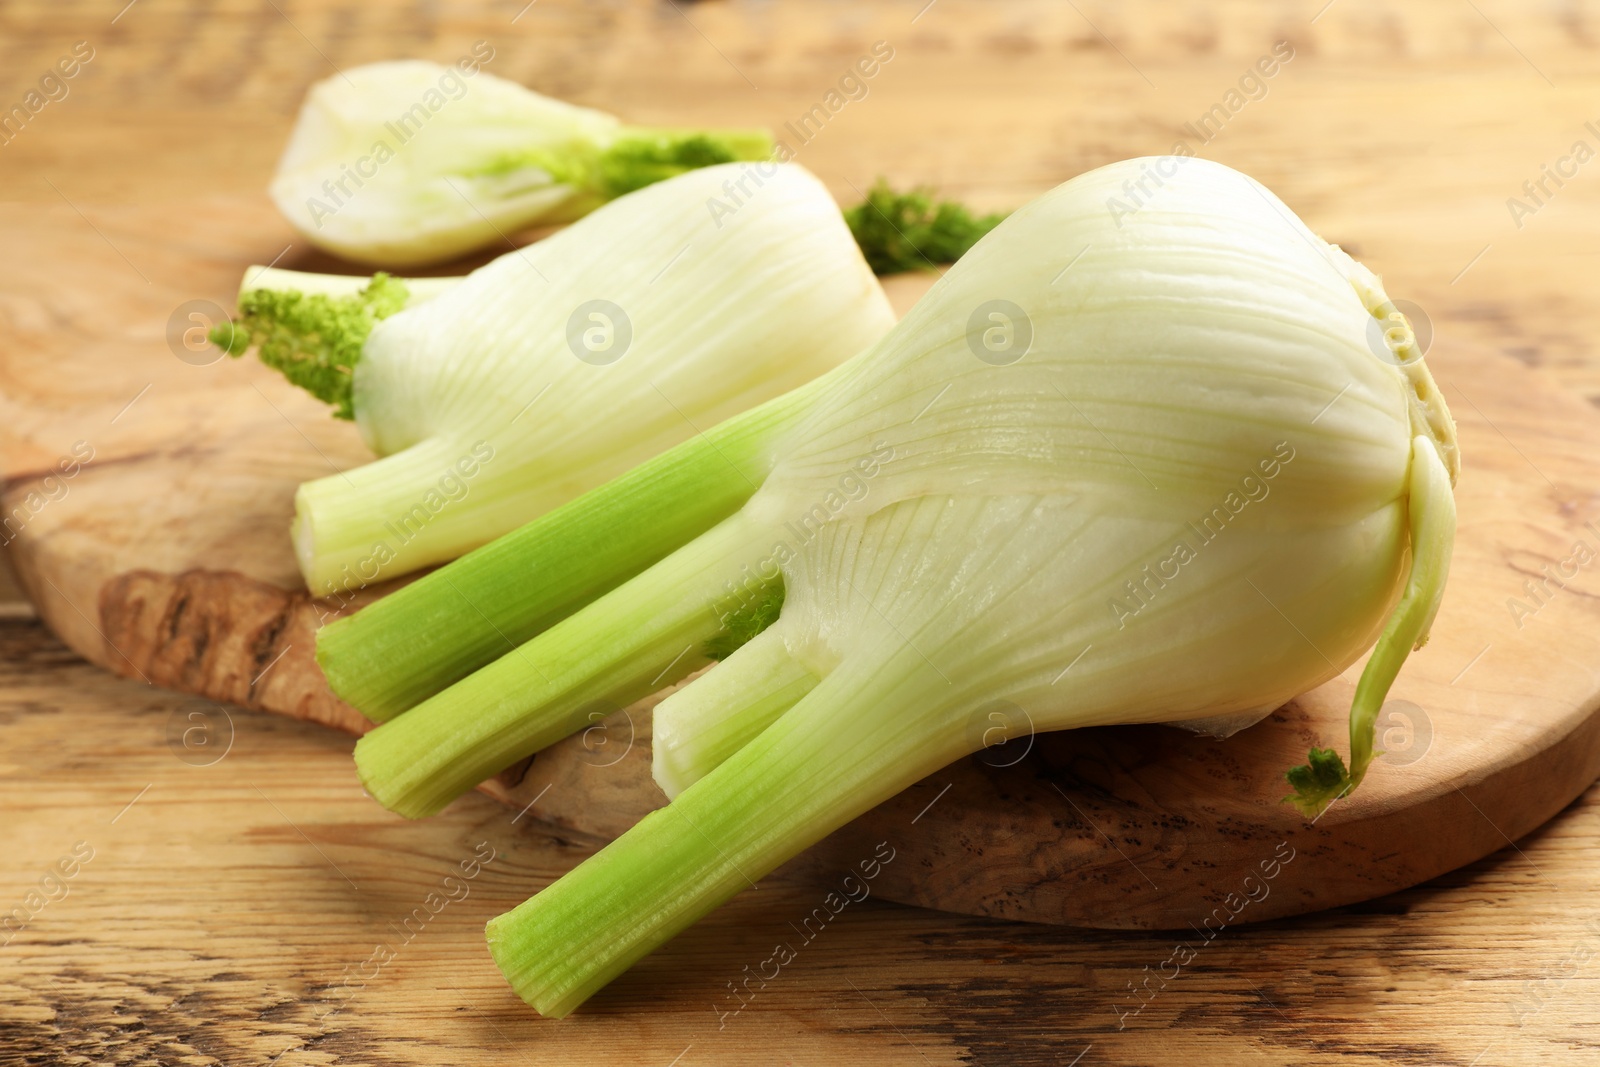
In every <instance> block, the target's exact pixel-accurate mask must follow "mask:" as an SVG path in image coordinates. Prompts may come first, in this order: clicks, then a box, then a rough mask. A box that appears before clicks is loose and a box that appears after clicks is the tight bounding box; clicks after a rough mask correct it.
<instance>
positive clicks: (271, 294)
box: [211, 273, 410, 419]
mask: <svg viewBox="0 0 1600 1067" xmlns="http://www.w3.org/2000/svg"><path fill="white" fill-rule="evenodd" d="M409 298H410V291H409V290H408V289H407V288H406V285H405V283H404V282H402V281H401V280H400V279H398V278H392V277H390V276H389V275H387V274H382V273H379V274H375V275H373V276H372V281H371V282H369V283H368V284H367V286H366V287H365V288H363V289H362V290H361V291H360V292H359V293H355V294H352V295H349V296H329V295H327V294H325V293H311V294H306V293H301V292H295V291H293V290H280V289H250V290H246V291H245V292H244V293H242V294H240V296H239V315H238V317H237V318H236V319H234V320H233V321H232V322H221V323H218V324H217V325H216V326H214V327H212V330H211V343H212V344H214V345H216V346H217V347H218V348H221V349H223V350H224V351H225V352H227V353H228V355H230V356H235V357H238V356H242V355H244V354H245V353H246V352H248V351H249V350H250V349H251V348H254V349H256V354H257V356H258V357H259V358H260V360H261V362H263V363H265V364H266V365H267V366H269V367H272V368H274V369H275V370H277V371H279V372H280V373H281V374H282V375H283V376H284V377H285V378H287V379H289V381H290V382H292V383H294V384H295V385H298V386H299V387H300V388H302V389H304V390H305V391H306V392H308V393H310V394H311V395H312V396H314V397H316V398H317V399H318V400H321V401H322V402H324V403H326V404H331V405H333V409H334V410H333V415H334V417H335V418H339V419H353V418H355V410H354V408H353V407H352V406H351V393H350V389H351V383H352V381H353V372H354V371H355V366H356V364H357V363H358V362H360V360H361V349H362V346H363V345H365V344H366V343H367V337H368V335H369V334H371V333H372V328H373V326H375V325H377V323H378V322H379V321H380V320H381V319H386V318H388V317H389V316H390V315H393V314H394V313H395V312H396V311H399V310H400V309H401V308H403V307H405V306H406V301H407V300H408V299H409Z"/></svg>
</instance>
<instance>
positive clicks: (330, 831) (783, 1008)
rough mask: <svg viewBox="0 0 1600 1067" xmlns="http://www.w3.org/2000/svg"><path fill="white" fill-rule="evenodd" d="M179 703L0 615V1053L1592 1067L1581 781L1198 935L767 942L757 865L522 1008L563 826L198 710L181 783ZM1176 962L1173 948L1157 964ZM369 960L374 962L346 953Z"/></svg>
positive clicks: (932, 916)
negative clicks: (375, 793)
mask: <svg viewBox="0 0 1600 1067" xmlns="http://www.w3.org/2000/svg"><path fill="white" fill-rule="evenodd" d="M195 714H199V715H201V716H202V717H205V718H206V719H207V720H208V721H215V722H216V723H217V724H218V725H219V728H220V726H221V724H222V723H223V722H224V721H225V720H223V719H221V718H220V716H218V713H217V710H216V706H215V705H213V704H211V703H210V702H207V701H204V700H201V699H199V698H195V697H189V696H183V695H180V694H175V693H170V692H166V691H163V690H159V689H154V688H151V687H148V686H145V685H143V684H142V683H139V682H137V681H131V680H122V679H117V678H114V677H112V676H111V675H109V674H107V673H106V672H104V671H102V670H100V669H98V668H95V667H92V666H90V665H88V664H86V663H84V662H82V661H81V660H79V659H78V658H77V657H76V656H75V655H73V654H72V653H71V652H69V651H68V650H66V649H65V648H63V647H62V646H61V645H60V644H59V643H58V642H56V641H55V639H54V638H52V637H51V636H49V635H48V633H47V632H45V631H44V630H43V629H42V628H41V627H40V626H38V625H37V624H34V623H17V622H9V623H0V731H3V736H4V738H5V747H4V752H3V756H0V758H3V759H4V760H5V766H4V773H3V774H0V810H3V811H4V812H6V816H7V828H6V845H7V856H6V861H5V863H4V864H3V865H0V908H3V909H10V908H12V907H15V906H19V905H21V904H22V903H23V902H24V900H25V898H26V894H27V893H28V892H29V891H30V890H31V889H35V888H37V887H38V885H39V880H40V879H41V878H42V877H43V876H44V875H45V873H46V872H47V871H48V870H49V869H50V868H51V867H52V866H53V865H54V864H55V863H56V861H57V860H58V859H60V858H61V857H62V856H63V855H67V854H69V853H70V852H71V850H72V849H73V847H74V845H76V844H77V843H78V842H80V841H81V842H84V843H85V844H86V845H88V846H89V847H90V848H92V849H93V858H92V859H91V860H90V861H89V862H88V863H86V864H84V865H82V867H81V869H80V870H79V871H78V873H77V874H76V875H75V876H74V877H72V878H71V879H69V880H67V881H66V883H65V884H66V886H67V892H66V896H65V897H62V898H60V899H56V900H53V901H50V902H49V903H48V904H46V905H44V906H43V907H42V908H41V909H40V910H39V911H38V912H37V914H36V916H35V917H34V918H33V920H32V921H31V922H30V923H29V924H28V926H27V927H26V928H25V929H23V930H22V931H20V932H18V933H15V934H14V935H11V937H10V941H9V943H8V944H5V945H4V946H3V947H0V1062H6V1063H72V1062H85V1061H88V1062H94V1063H101V1064H130V1065H132V1064H146V1063H154V1062H159V1063H163V1064H228V1065H256V1067H261V1065H265V1064H268V1063H272V1062H276V1063H278V1064H280V1065H285V1067H307V1065H328V1064H364V1065H397V1064H406V1065H410V1064H449V1065H454V1067H468V1065H477V1064H504V1063H512V1062H528V1060H529V1057H530V1056H531V1057H532V1058H533V1062H537V1063H585V1064H587V1063H641V1064H659V1065H663V1067H664V1065H666V1064H668V1063H671V1062H672V1061H673V1059H674V1057H681V1058H680V1059H679V1060H678V1063H679V1064H680V1065H682V1064H690V1065H693V1064H730V1065H732V1064H748V1063H769V1062H786V1063H816V1064H839V1065H844V1067H855V1065H864V1067H880V1065H882V1064H906V1065H912V1064H915V1065H923V1067H926V1065H930V1064H933V1065H941V1067H942V1065H945V1064H952V1065H954V1064H983V1065H991V1067H992V1065H999V1067H1004V1065H1018V1067H1021V1065H1037V1067H1060V1065H1063V1064H1067V1063H1070V1062H1071V1061H1072V1058H1073V1057H1074V1056H1076V1055H1078V1054H1079V1053H1080V1052H1083V1051H1084V1050H1085V1049H1088V1050H1089V1051H1088V1052H1087V1053H1086V1054H1085V1055H1084V1057H1083V1059H1082V1060H1080V1061H1079V1063H1080V1064H1081V1065H1091V1064H1101V1065H1149V1064H1160V1063H1168V1062H1171V1061H1172V1060H1173V1059H1175V1058H1176V1059H1181V1060H1185V1061H1188V1062H1194V1063H1204V1064H1212V1063H1215V1064H1229V1065H1232V1064H1239V1063H1256V1062H1260V1063H1273V1064H1280V1063H1281V1064H1288V1063H1293V1064H1316V1065H1321V1064H1329V1065H1331V1064H1342V1065H1349V1064H1376V1063H1388V1064H1407V1065H1416V1067H1424V1065H1426V1067H1438V1065H1455V1067H1466V1065H1468V1064H1478V1065H1480V1067H1481V1065H1484V1064H1494V1065H1497V1067H1507V1065H1516V1064H1529V1065H1542V1064H1549V1063H1559V1064H1563V1065H1565V1064H1584V1063H1596V1062H1600V1047H1597V1042H1596V1039H1595V1034H1594V1026H1593V1011H1592V1006H1593V1005H1594V1003H1595V1001H1596V997H1600V952H1596V950H1597V949H1600V926H1597V925H1596V923H1597V922H1600V908H1597V907H1596V906H1595V904H1594V900H1595V899H1596V895H1597V894H1600V873H1597V872H1600V846H1597V844H1596V842H1597V841H1600V790H1594V789H1592V790H1590V791H1589V792H1588V793H1587V794H1586V795H1585V797H1584V798H1583V799H1582V800H1581V801H1580V802H1579V803H1578V804H1577V805H1575V807H1574V808H1573V809H1572V810H1570V811H1568V812H1567V813H1566V814H1565V815H1563V816H1562V817H1561V818H1560V819H1558V820H1556V821H1555V822H1553V823H1552V824H1551V825H1549V826H1547V827H1546V828H1544V829H1542V830H1540V831H1538V832H1537V833H1535V834H1533V835H1531V836H1530V837H1528V838H1525V839H1523V840H1522V841H1520V842H1519V843H1518V846H1517V847H1516V848H1515V849H1513V848H1510V847H1507V848H1505V849H1503V850H1502V851H1501V852H1500V853H1499V854H1497V855H1496V856H1493V857H1491V858H1489V859H1486V860H1483V861H1481V862H1479V863H1476V864H1473V865H1472V866H1470V867H1468V868H1466V869H1464V870H1460V871H1457V872H1454V873H1452V874H1449V875H1446V876H1444V877H1441V878H1439V879H1436V880H1434V881H1433V882H1430V883H1429V884H1427V885H1425V886H1420V887H1418V888H1415V889H1411V890H1406V891H1404V892H1401V893H1398V894H1394V895H1392V896H1389V897H1386V898H1384V899H1383V900H1382V901H1378V902H1374V903H1371V904H1366V905H1361V906H1359V907H1353V908H1345V909H1340V910H1336V911H1331V912H1324V913H1320V914H1318V915H1314V916H1307V917H1304V918H1301V919H1296V920H1280V921H1276V922H1268V923H1260V924H1249V925H1239V926H1230V927H1229V928H1227V929H1225V930H1224V931H1222V932H1221V933H1220V934H1218V935H1217V936H1216V937H1215V938H1214V939H1213V940H1211V941H1209V942H1202V939H1201V938H1200V937H1199V936H1197V935H1196V934H1194V933H1192V932H1188V931H1186V930H1185V931H1178V932H1175V933H1167V934H1155V933H1141V932H1129V931H1124V932H1096V931H1092V930H1081V929H1072V928H1068V927H1059V926H1056V927H1052V926H1033V925H1019V924H1016V923H1010V922H1004V921H1000V920H995V919H984V918H971V917H968V918H963V917H957V916H952V915H948V914H943V913H937V912H931V911H925V910H921V909H917V908H908V907H902V906H898V905H893V904H886V903H880V902H879V901H877V900H874V899H869V900H867V901H864V902H862V903H860V904H852V905H850V906H849V907H847V908H846V909H845V910H844V911H843V912H842V913H841V914H840V915H839V916H838V918H837V919H835V920H833V921H832V922H830V923H829V924H828V925H827V927H826V928H824V929H823V931H822V932H821V933H820V934H819V935H818V936H816V937H815V938H814V939H813V940H812V941H810V942H809V943H804V944H801V943H800V939H799V937H798V936H797V935H796V933H795V931H794V929H793V926H792V925H791V924H799V923H800V922H801V921H802V920H803V919H804V917H805V916H806V915H808V914H809V913H810V911H811V909H812V908H814V907H816V906H817V905H818V903H819V902H820V900H821V896H822V892H823V891H822V890H821V889H820V888H818V887H816V886H812V885H799V884H795V883H793V882H786V881H783V880H780V879H766V880H763V881H762V883H761V885H760V887H759V889H757V890H756V891H753V892H747V893H745V894H743V895H741V896H740V897H739V898H737V899H736V900H735V901H734V902H733V903H731V904H730V905H729V906H728V907H726V908H724V909H722V910H721V911H719V912H717V913H716V914H714V915H712V916H711V917H709V918H708V919H706V920H705V921H703V922H701V923H700V924H699V925H697V926H696V927H695V928H694V929H693V930H691V931H689V932H688V933H687V934H685V935H684V936H682V937H680V938H678V939H677V940H675V941H673V942H671V943H670V944H668V945H667V946H666V947H665V948H664V949H662V950H661V951H660V952H658V953H657V954H656V955H654V956H653V957H651V958H650V959H648V960H646V961H645V962H644V963H642V964H641V965H640V966H639V967H637V968H635V969H634V970H633V971H632V972H630V973H629V974H627V975H625V976H623V977H622V978H621V979H619V980H618V981H617V982H616V983H614V984H613V985H612V986H611V987H609V988H608V989H606V990H605V991H603V992H602V993H600V994H599V995H598V996H596V997H595V998H594V999H593V1000H592V1001H590V1002H589V1004H587V1005H586V1006H585V1007H584V1008H583V1010H582V1011H581V1012H579V1013H578V1014H576V1015H574V1016H572V1017H571V1018H569V1019H566V1020H563V1021H560V1022H552V1021H548V1020H542V1019H539V1018H538V1017H537V1016H535V1015H533V1014H532V1013H531V1012H529V1011H527V1010H526V1008H525V1006H524V1005H523V1004H522V1003H521V1002H520V1001H518V1000H517V999H516V997H515V996H514V995H513V994H512V993H511V991H510V989H509V988H508V987H506V986H505V984H504V982H503V981H502V979H501V978H500V976H499V973H498V972H497V971H496V970H495V968H494V966H493V963H492V962H491V961H490V959H489V957H488V953H487V952H486V951H485V950H484V947H483V936H482V924H483V922H484V921H485V920H487V919H488V918H490V917H491V916H493V915H495V914H497V913H498V912H499V911H501V910H502V909H504V908H506V907H509V906H511V905H513V904H515V903H516V902H517V901H520V900H521V899H522V898H523V897H524V896H526V895H527V894H529V893H532V892H534V891H536V890H538V889H539V888H541V887H542V886H544V885H546V884H548V883H549V882H550V881H552V880H553V879H555V878H557V877H559V876H560V874H561V873H562V872H564V871H566V870H568V869H569V868H571V867H572V866H573V865H574V864H576V863H577V862H579V860H581V859H582V858H583V857H584V856H585V855H587V854H588V853H589V851H590V850H591V848H592V847H593V845H592V842H591V841H589V840H588V839H584V838H582V837H578V836H575V835H572V834H570V833H568V832H565V831H561V830H558V829H554V828H551V827H550V826H549V825H547V824H543V823H540V822H538V821H536V820H534V819H532V818H522V819H517V818H516V813H515V812H514V811H510V810H507V809H506V808H505V807H503V806H502V805H499V804H496V803H494V802H492V801H490V800H489V799H487V798H484V797H469V798H467V799H465V800H463V801H462V802H461V803H459V804H457V805H455V806H453V807H452V808H451V809H450V810H449V811H447V812H446V813H444V814H443V815H442V816H440V817H439V818H437V819H434V820H431V821H428V822H424V823H408V822H404V821H402V820H397V819H391V818H386V817H384V816H383V815H382V813H381V812H378V811H377V810H376V809H374V807H373V806H372V803H371V801H369V800H368V799H367V798H366V797H364V796H363V795H362V794H361V790H360V787H359V785H358V783H357V782H356V780H355V776H354V774H353V773H352V771H351V767H350V763H349V756H348V752H347V749H348V742H346V741H345V740H344V739H342V738H340V737H339V736H338V735H337V734H334V733H332V732H331V731H328V730H325V729H323V728H322V727H319V726H317V725H315V724H310V723H301V722H295V721H292V720H290V719H287V718H284V717H281V716H276V715H269V714H264V713H260V712H253V711H249V710H241V709H237V708H235V709H230V710H229V714H230V715H231V722H232V749H231V751H228V752H227V754H226V755H225V756H224V757H223V758H222V759H221V760H219V761H218V762H216V763H214V764H212V765H209V766H196V765H192V764H190V763H186V762H184V761H183V760H182V759H180V758H178V753H177V752H175V751H174V750H173V749H172V748H171V747H169V744H168V738H169V736H170V735H171V733H172V730H173V728H174V724H177V725H178V726H179V727H183V726H186V725H188V724H189V723H190V722H191V721H192V720H191V718H190V716H192V715H195ZM179 751H182V746H181V745H180V746H179ZM1464 818H1467V819H1471V820H1475V821H1477V822H1480V823H1484V822H1485V816H1484V815H1480V814H1477V813H1473V812H1471V811H1470V809H1469V811H1468V812H1467V813H1466V815H1465V816H1464ZM485 841H487V842H489V844H490V846H491V847H492V848H493V849H495V850H496V853H497V854H496V857H495V858H494V860H493V861H492V862H490V863H489V864H488V865H487V866H485V867H483V868H482V870H481V873H480V874H479V875H478V877H477V878H475V879H473V880H472V881H471V882H470V890H469V892H468V893H467V895H466V896H465V898H464V899H459V900H456V901H453V902H452V903H450V904H449V905H448V906H447V907H445V908H443V909H442V910H441V911H440V912H439V913H438V914H437V915H436V916H434V917H432V918H430V920H429V921H428V922H427V923H426V924H424V925H421V926H416V925H415V924H414V925H413V928H412V929H413V931H414V932H413V935H412V936H411V937H410V938H409V939H407V938H406V937H405V933H404V930H403V928H402V929H401V930H399V931H398V932H397V927H400V924H401V923H402V922H403V921H404V919H405V918H406V917H407V916H408V915H409V914H410V913H411V912H412V911H413V910H414V909H416V908H418V907H421V906H423V903H424V901H425V899H426V898H427V895H428V894H429V893H430V892H436V891H438V890H439V889H440V888H441V886H442V885H443V883H444V879H445V878H446V876H448V875H450V874H451V873H452V872H458V871H459V867H458V864H459V862H460V861H461V860H462V859H464V858H466V857H468V856H471V855H472V854H473V853H474V849H475V847H476V846H477V845H478V844H479V843H480V842H485ZM907 858H908V857H906V856H904V855H903V854H902V855H901V856H897V858H896V859H895V860H894V861H893V862H892V863H891V864H890V865H889V867H888V868H887V870H889V871H892V870H893V869H894V867H895V866H896V865H898V864H899V863H901V862H903V861H904V860H905V859H907ZM1317 862H1321V861H1319V860H1316V859H1314V858H1312V857H1310V856H1308V855H1298V856H1296V857H1295V858H1293V859H1292V860H1291V861H1290V862H1289V864H1288V866H1287V868H1286V870H1293V868H1294V867H1295V866H1297V865H1299V864H1302V863H1305V864H1307V865H1310V864H1312V863H1317ZM1235 873H1237V874H1238V875H1239V876H1240V877H1242V875H1243V873H1244V872H1242V871H1241V872H1235ZM458 895H459V894H458ZM1268 899H1269V902H1270V899H1271V898H1270V897H1269V898H1268ZM1203 918H1204V916H1203V915H1196V916H1195V917H1194V921H1196V922H1197V923H1198V922H1200V921H1201V920H1202V919H1203ZM6 939H7V933H6V932H4V931H0V941H5V940H6ZM779 941H789V942H794V943H795V944H796V947H797V948H798V949H799V951H798V954H797V958H796V960H795V961H794V963H793V964H791V965H790V966H789V967H786V968H785V969H784V971H783V972H782V974H781V975H780V977H779V978H778V979H777V980H775V981H773V982H772V983H771V984H770V985H769V986H768V987H767V988H766V989H764V990H762V991H760V993H759V994H757V995H756V996H755V997H754V998H753V999H751V1000H750V1001H749V1003H748V1006H746V1007H745V1008H744V1009H743V1010H742V1011H741V1012H739V1014H737V1015H733V1016H731V1017H726V1018H719V1015H718V1013H717V1012H718V1010H719V1009H720V1010H721V1011H723V1012H727V1011H728V1010H729V1009H731V1008H732V1007H735V1006H737V1001H735V1000H733V999H732V998H731V996H730V995H729V993H728V990H727V983H729V982H734V981H738V980H739V979H740V978H741V977H742V976H743V975H744V973H745V971H744V968H745V967H746V966H749V967H751V968H752V969H754V968H755V967H757V966H758V965H759V963H760V961H761V960H763V959H765V958H766V957H767V956H768V955H769V954H770V953H771V951H772V945H773V944H774V943H776V942H779ZM1180 944H1184V945H1188V946H1189V947H1190V950H1191V951H1193V952H1194V953H1195V955H1194V958H1193V959H1192V960H1191V961H1190V963H1189V964H1188V965H1187V966H1184V967H1183V968H1182V969H1181V971H1180V972H1179V973H1178V974H1177V975H1176V976H1175V977H1170V976H1171V974H1172V967H1171V966H1168V967H1165V968H1163V966H1162V965H1163V963H1165V962H1166V961H1168V960H1170V959H1173V958H1174V952H1175V951H1176V949H1177V947H1178V946H1179V945H1180ZM379 948H385V949H387V950H388V951H389V952H392V953H393V958H392V959H388V958H387V957H386V956H384V955H380V956H379V957H378V958H379V959H380V960H382V961H383V962H382V963H381V964H371V965H369V961H370V960H372V959H373V958H374V952H375V951H376V950H378V949H379ZM1585 953H1587V956H1585ZM1580 957H1582V958H1580ZM1151 975H1155V976H1157V977H1154V978H1152V977H1150V976H1151ZM1164 976H1165V980H1164V981H1162V980H1160V979H1162V978H1163V977H1164ZM1147 978H1148V979H1149V981H1150V987H1149V988H1150V990H1152V992H1149V993H1146V994H1145V998H1146V1000H1147V1002H1146V1003H1145V1004H1144V1007H1143V1008H1142V1010H1139V1011H1138V1013H1137V1014H1133V1010H1134V1009H1135V1008H1137V1007H1138V1006H1139V1004H1140V1003H1141V1001H1140V1000H1139V999H1138V998H1137V997H1136V996H1135V995H1134V993H1133V992H1132V991H1131V989H1132V988H1135V987H1139V986H1141V985H1142V983H1144V982H1145V981H1146V980H1147ZM280 1056H281V1058H280V1059H277V1060H276V1061H274V1057H280Z"/></svg>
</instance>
